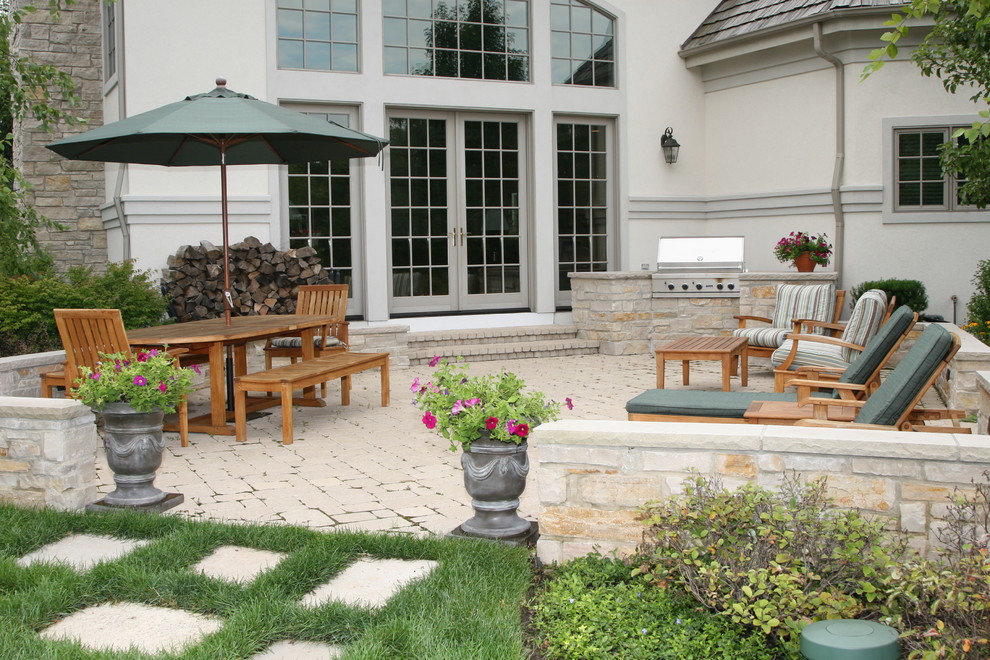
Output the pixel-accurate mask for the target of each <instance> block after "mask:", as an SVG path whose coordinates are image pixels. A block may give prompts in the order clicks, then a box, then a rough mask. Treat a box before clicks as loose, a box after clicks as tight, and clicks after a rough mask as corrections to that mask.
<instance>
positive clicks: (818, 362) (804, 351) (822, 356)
mask: <svg viewBox="0 0 990 660" xmlns="http://www.w3.org/2000/svg"><path fill="white" fill-rule="evenodd" d="M793 345H794V342H792V341H791V340H790V339H785V340H784V343H783V344H781V345H780V348H778V349H777V350H775V351H774V352H773V355H771V356H770V361H771V362H773V366H775V367H779V366H780V365H782V364H783V363H784V360H786V359H787V356H788V355H790V354H791V347H792V346H793ZM805 347H807V348H805ZM845 350H846V349H844V348H843V347H841V346H833V345H831V344H819V343H816V342H814V341H802V342H800V343H799V344H798V350H797V353H795V354H794V361H793V362H791V366H789V367H788V370H793V369H797V368H798V367H834V368H837V369H845V368H846V367H848V366H849V360H847V359H845V357H844V356H843V352H844V351H845Z"/></svg>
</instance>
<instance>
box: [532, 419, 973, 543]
mask: <svg viewBox="0 0 990 660" xmlns="http://www.w3.org/2000/svg"><path fill="white" fill-rule="evenodd" d="M533 444H534V445H535V446H536V448H537V450H536V452H534V453H536V454H538V464H537V465H536V466H535V469H534V471H533V474H534V475H535V482H536V485H537V487H538V489H539V499H540V512H539V515H538V520H539V523H540V540H539V543H538V545H537V552H538V554H539V557H540V559H541V560H542V561H544V562H561V561H564V560H567V559H570V558H573V557H577V556H582V555H585V554H587V553H588V552H590V551H592V550H593V549H594V548H596V547H597V548H599V549H601V550H602V551H603V552H606V551H610V550H613V549H614V550H617V551H619V552H623V553H624V552H629V551H631V550H632V549H633V548H635V546H636V544H637V543H638V542H639V541H640V539H641V534H642V527H641V525H640V523H639V521H638V520H637V518H636V515H637V514H636V510H637V507H639V506H641V505H642V504H643V503H644V502H646V501H648V500H653V499H660V498H664V497H667V496H669V495H673V494H679V493H681V492H682V491H681V484H682V482H683V481H684V479H685V478H687V477H688V476H689V475H690V474H691V472H690V471H689V470H691V469H692V468H693V469H696V470H698V471H699V472H700V473H701V474H717V475H718V476H720V477H721V479H722V481H723V483H724V484H725V486H726V487H727V488H730V489H731V488H735V487H737V486H739V485H742V484H744V483H746V482H755V483H757V484H759V485H761V486H765V487H770V488H772V487H774V486H775V485H776V484H778V483H779V482H780V480H781V477H782V476H783V475H784V474H785V473H786V472H790V471H792V470H793V471H797V472H798V473H800V474H801V475H802V476H803V477H806V478H816V477H819V476H825V477H827V478H828V488H829V494H830V496H831V497H833V498H834V499H835V500H836V504H837V505H838V506H840V507H850V508H857V509H860V510H862V511H864V512H866V513H868V514H873V515H877V516H883V517H886V518H889V519H890V526H891V527H892V528H893V529H898V530H901V531H902V532H904V533H905V534H907V536H908V538H909V540H910V542H911V545H912V546H913V547H915V548H917V549H918V550H919V551H921V552H927V551H928V550H929V549H931V547H932V545H933V542H934V538H933V536H932V529H933V528H934V527H935V526H937V525H938V524H939V523H940V521H942V520H943V518H944V516H945V512H946V504H947V497H948V496H949V495H950V494H951V493H952V491H953V489H954V488H957V487H958V488H961V489H971V488H972V482H973V481H974V480H975V481H982V480H983V477H982V474H983V472H984V471H986V470H990V436H985V435H955V434H940V433H906V432H897V431H851V430H838V429H817V428H798V427H788V426H757V425H752V426H750V425H732V426H725V425H720V424H679V423H664V422H615V421H561V422H551V423H549V424H543V425H541V426H540V428H539V429H537V430H536V432H535V433H534V436H533Z"/></svg>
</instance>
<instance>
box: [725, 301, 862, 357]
mask: <svg viewBox="0 0 990 660" xmlns="http://www.w3.org/2000/svg"><path fill="white" fill-rule="evenodd" d="M845 297H846V292H845V291H843V290H839V291H836V290H835V287H833V286H832V285H831V284H809V285H799V284H781V285H780V286H778V287H777V301H776V307H775V308H774V311H773V317H772V318H766V317H763V316H733V317H732V318H734V319H736V320H738V321H739V327H738V328H737V329H735V330H733V331H732V336H733V337H746V339H747V340H748V341H749V346H748V347H747V349H748V352H749V356H750V357H754V356H756V357H766V358H768V357H770V356H771V355H773V352H774V351H775V350H777V349H778V348H779V347H780V345H781V344H782V343H784V340H785V339H786V338H787V335H789V334H791V333H795V334H797V332H798V330H799V329H800V327H801V326H800V321H803V320H811V321H824V322H828V323H837V322H838V320H839V317H840V316H841V315H842V302H843V301H844V300H845ZM751 321H758V322H760V323H767V324H769V327H756V328H753V327H749V326H747V323H749V322H751ZM820 332H821V333H822V334H824V333H825V332H826V331H825V330H821V331H820Z"/></svg>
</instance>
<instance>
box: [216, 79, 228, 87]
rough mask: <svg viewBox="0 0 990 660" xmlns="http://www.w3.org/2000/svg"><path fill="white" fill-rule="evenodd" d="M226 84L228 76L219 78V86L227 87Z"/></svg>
mask: <svg viewBox="0 0 990 660" xmlns="http://www.w3.org/2000/svg"><path fill="white" fill-rule="evenodd" d="M226 86H227V79H226V78H217V87H226Z"/></svg>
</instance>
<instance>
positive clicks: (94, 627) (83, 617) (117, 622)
mask: <svg viewBox="0 0 990 660" xmlns="http://www.w3.org/2000/svg"><path fill="white" fill-rule="evenodd" d="M221 626H223V620H222V619H218V618H216V617H212V616H205V615H203V614H193V613H192V612H185V611H183V610H173V609H171V608H168V607H152V606H150V605H141V604H138V603H107V604H104V605H97V606H96V607H87V608H85V609H82V610H79V611H78V612H75V613H74V614H71V615H69V616H67V617H65V618H64V619H62V620H61V621H59V622H58V623H56V624H53V625H51V626H49V627H48V628H45V629H44V630H42V631H41V633H40V635H41V636H42V637H44V638H46V639H67V640H72V641H75V642H78V643H79V644H82V645H83V646H84V647H86V648H88V649H93V650H95V651H126V650H128V649H136V650H138V651H141V652H142V653H162V652H169V653H173V652H176V651H180V650H182V649H183V648H185V647H186V646H190V645H192V644H195V643H197V642H199V640H200V639H202V638H203V637H204V636H205V635H209V634H210V633H213V632H216V631H217V630H219V629H220V627H221Z"/></svg>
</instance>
